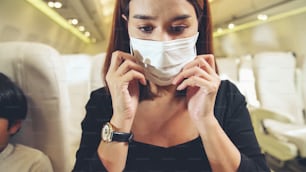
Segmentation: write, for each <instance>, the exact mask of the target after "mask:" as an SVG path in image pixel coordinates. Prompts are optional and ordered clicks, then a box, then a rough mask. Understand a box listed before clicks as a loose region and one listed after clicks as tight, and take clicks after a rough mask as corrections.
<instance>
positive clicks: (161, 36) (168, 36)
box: [155, 31, 174, 41]
mask: <svg viewBox="0 0 306 172" xmlns="http://www.w3.org/2000/svg"><path fill="white" fill-rule="evenodd" d="M155 38H156V39H155V40H157V41H170V40H173V39H174V37H173V36H171V34H169V33H168V32H166V31H160V32H159V33H158V34H156V37H155Z"/></svg>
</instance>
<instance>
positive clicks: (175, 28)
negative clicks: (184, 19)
mask: <svg viewBox="0 0 306 172" xmlns="http://www.w3.org/2000/svg"><path fill="white" fill-rule="evenodd" d="M186 28H187V26H186V25H178V26H171V27H170V28H169V29H168V31H169V32H170V33H173V34H179V33H182V32H183V31H184V30H185V29H186ZM138 29H139V30H140V31H141V32H143V33H145V34H149V33H152V32H153V30H154V27H153V26H140V27H138Z"/></svg>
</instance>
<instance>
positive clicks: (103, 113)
mask: <svg viewBox="0 0 306 172" xmlns="http://www.w3.org/2000/svg"><path fill="white" fill-rule="evenodd" d="M112 111H113V109H112V99H111V95H110V93H109V92H108V91H107V89H106V88H105V87H103V88H99V89H97V90H94V91H92V92H91V94H90V99H89V101H88V103H87V104H86V117H85V119H84V120H83V122H82V125H85V124H86V125H89V123H90V125H92V126H91V127H94V126H96V125H98V124H101V123H100V122H101V121H109V120H110V118H111V115H112ZM93 124H96V125H93Z"/></svg>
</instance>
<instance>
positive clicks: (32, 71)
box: [0, 42, 70, 172]
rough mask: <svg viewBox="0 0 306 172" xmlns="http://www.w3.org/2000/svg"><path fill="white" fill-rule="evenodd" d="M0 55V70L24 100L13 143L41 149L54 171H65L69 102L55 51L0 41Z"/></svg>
mask: <svg viewBox="0 0 306 172" xmlns="http://www.w3.org/2000/svg"><path fill="white" fill-rule="evenodd" d="M0 56H1V57H0V71H1V72H3V73H5V74H6V75H7V76H8V77H10V78H11V79H12V80H13V81H14V82H15V83H16V84H17V85H18V86H19V87H20V88H21V89H22V90H23V91H24V93H25V95H26V97H27V101H28V115H27V118H26V120H25V121H24V122H23V125H22V128H21V130H20V131H19V133H17V134H16V135H15V136H14V137H13V138H12V139H13V142H16V143H20V144H24V145H27V146H30V147H33V148H37V149H39V150H41V151H42V152H44V153H45V154H46V155H47V156H48V157H49V158H50V160H51V163H52V166H53V169H54V171H56V172H67V171H69V170H70V169H69V166H67V163H66V161H67V159H69V158H70V157H69V156H67V155H68V154H67V147H66V141H65V126H66V121H67V119H66V114H67V110H68V109H69V104H67V102H68V95H67V91H66V85H65V82H64V81H65V78H64V76H63V75H62V73H63V68H62V64H61V61H60V55H59V53H58V52H57V51H56V50H55V49H53V48H52V47H49V46H47V45H44V44H40V43H32V42H2V43H0Z"/></svg>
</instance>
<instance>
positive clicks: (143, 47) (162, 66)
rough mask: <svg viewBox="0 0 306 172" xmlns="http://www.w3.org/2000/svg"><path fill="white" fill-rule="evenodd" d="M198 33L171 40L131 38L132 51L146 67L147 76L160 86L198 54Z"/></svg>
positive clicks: (170, 80) (167, 82) (165, 83)
mask: <svg viewBox="0 0 306 172" xmlns="http://www.w3.org/2000/svg"><path fill="white" fill-rule="evenodd" d="M198 35H199V33H197V34H196V35H194V36H192V37H189V38H183V39H176V40H171V41H151V40H141V39H136V38H132V37H131V38H130V40H131V42H130V45H131V52H132V54H133V55H134V56H135V57H136V58H137V59H138V60H139V63H140V64H141V65H143V67H144V68H145V77H146V78H147V79H148V80H149V81H151V82H153V83H155V84H157V85H160V86H166V85H170V84H171V82H172V79H173V78H174V77H175V76H176V75H177V74H178V73H179V72H180V71H181V70H182V69H183V67H184V66H185V65H186V64H187V63H189V62H190V61H192V60H193V59H194V58H195V57H196V56H197V53H196V46H195V45H196V42H197V39H198Z"/></svg>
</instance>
